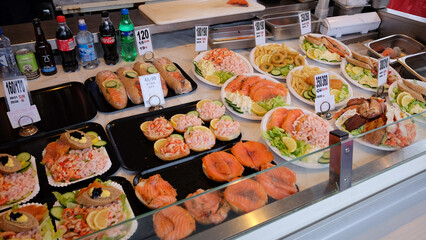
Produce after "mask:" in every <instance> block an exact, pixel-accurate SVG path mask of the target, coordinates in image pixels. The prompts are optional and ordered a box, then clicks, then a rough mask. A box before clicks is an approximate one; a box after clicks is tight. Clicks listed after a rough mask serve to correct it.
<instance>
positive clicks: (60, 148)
mask: <svg viewBox="0 0 426 240" xmlns="http://www.w3.org/2000/svg"><path fill="white" fill-rule="evenodd" d="M69 149H70V145H68V144H66V143H64V142H62V141H57V142H51V143H49V144H47V146H46V148H45V150H46V153H45V154H44V156H43V159H42V161H41V162H42V163H44V164H46V163H54V162H55V161H56V159H58V158H59V157H61V156H64V155H65V154H66V153H67V152H68V150H69Z"/></svg>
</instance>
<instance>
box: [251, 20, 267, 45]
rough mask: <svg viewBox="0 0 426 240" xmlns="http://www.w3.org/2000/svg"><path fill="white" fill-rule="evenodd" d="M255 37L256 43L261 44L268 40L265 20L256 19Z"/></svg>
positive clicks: (254, 25) (254, 23)
mask: <svg viewBox="0 0 426 240" xmlns="http://www.w3.org/2000/svg"><path fill="white" fill-rule="evenodd" d="M253 27H254V37H255V40H256V45H261V44H264V43H265V42H266V31H265V20H260V21H254V22H253Z"/></svg>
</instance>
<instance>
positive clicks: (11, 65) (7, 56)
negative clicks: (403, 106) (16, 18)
mask: <svg viewBox="0 0 426 240" xmlns="http://www.w3.org/2000/svg"><path fill="white" fill-rule="evenodd" d="M0 67H1V75H2V76H3V78H6V77H13V76H17V75H21V74H20V71H19V68H18V64H16V60H15V56H14V55H13V51H12V47H11V46H10V40H9V38H8V37H6V36H4V35H3V30H2V29H1V27H0Z"/></svg>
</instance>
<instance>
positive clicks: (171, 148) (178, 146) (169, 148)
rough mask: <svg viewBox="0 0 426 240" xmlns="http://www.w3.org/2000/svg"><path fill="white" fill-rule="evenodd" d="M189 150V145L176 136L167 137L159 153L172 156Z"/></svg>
mask: <svg viewBox="0 0 426 240" xmlns="http://www.w3.org/2000/svg"><path fill="white" fill-rule="evenodd" d="M187 151H189V147H188V145H187V144H185V142H184V141H183V140H182V139H180V138H177V137H169V138H167V142H166V143H165V144H164V146H163V147H162V148H161V149H160V153H161V154H163V155H166V156H173V155H176V153H178V154H184V153H185V152H187Z"/></svg>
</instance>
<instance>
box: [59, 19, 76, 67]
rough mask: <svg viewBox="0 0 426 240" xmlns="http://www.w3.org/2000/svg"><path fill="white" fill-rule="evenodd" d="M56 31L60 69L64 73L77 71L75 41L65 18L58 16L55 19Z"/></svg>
mask: <svg viewBox="0 0 426 240" xmlns="http://www.w3.org/2000/svg"><path fill="white" fill-rule="evenodd" d="M56 20H57V21H58V29H57V30H56V44H57V45H58V50H59V52H60V53H61V58H62V67H63V68H64V71H65V72H74V71H76V70H77V69H78V62H77V58H76V53H75V52H76V50H75V41H74V36H73V34H72V32H71V29H70V28H69V27H68V25H67V23H66V22H65V17H64V16H62V15H60V16H58V17H56Z"/></svg>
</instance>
